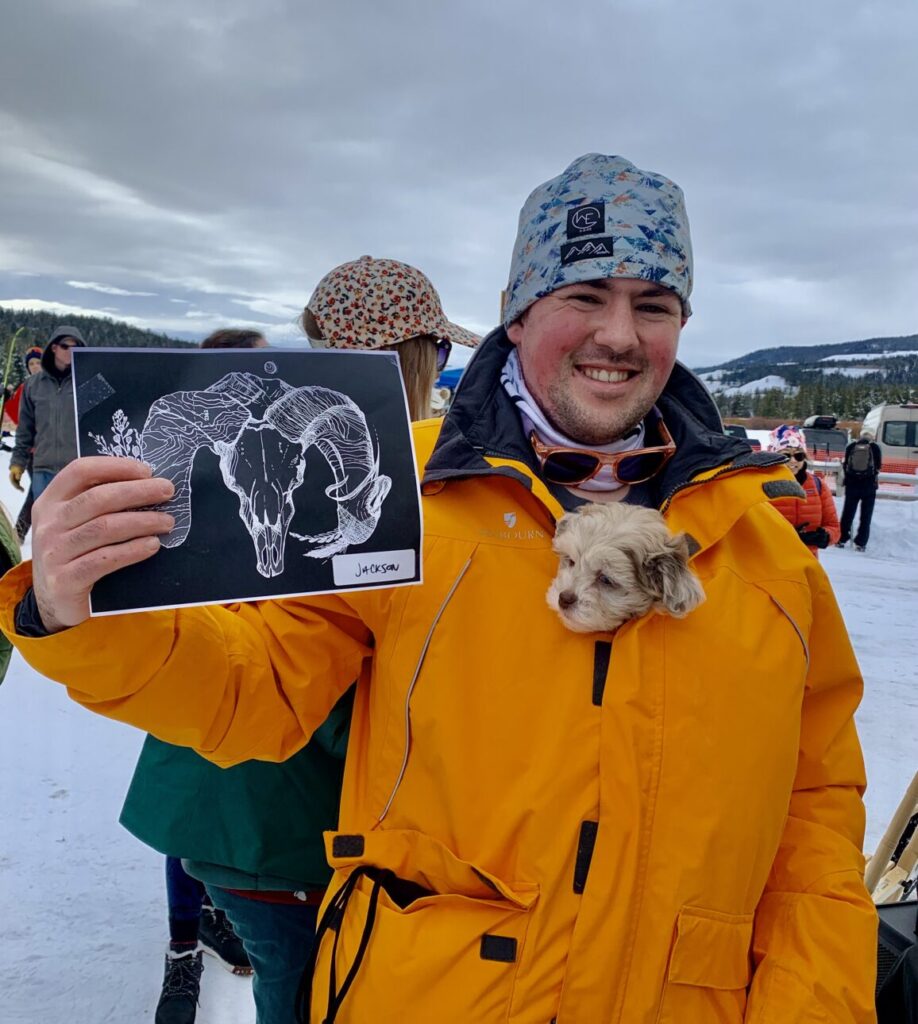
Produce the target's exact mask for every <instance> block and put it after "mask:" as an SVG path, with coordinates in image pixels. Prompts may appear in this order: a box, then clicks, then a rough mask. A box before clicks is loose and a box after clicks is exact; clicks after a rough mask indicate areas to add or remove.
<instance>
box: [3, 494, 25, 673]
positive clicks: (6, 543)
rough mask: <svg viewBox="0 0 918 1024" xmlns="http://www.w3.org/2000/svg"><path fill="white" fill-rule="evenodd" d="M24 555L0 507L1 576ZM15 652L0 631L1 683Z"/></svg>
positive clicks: (11, 526) (7, 518) (10, 524)
mask: <svg viewBox="0 0 918 1024" xmlns="http://www.w3.org/2000/svg"><path fill="white" fill-rule="evenodd" d="M21 561H22V555H21V554H20V552H19V541H18V540H17V539H16V532H15V530H14V529H13V525H12V523H11V522H10V520H9V517H8V516H7V514H6V512H4V511H3V509H2V508H0V576H2V575H3V574H4V573H6V572H7V570H9V569H12V568H13V566H14V565H19V563H20V562H21ZM12 653H13V645H12V644H11V643H10V642H9V640H7V638H6V634H4V633H0V683H2V682H3V680H4V678H5V677H6V670H7V669H8V668H9V667H10V656H11V654H12Z"/></svg>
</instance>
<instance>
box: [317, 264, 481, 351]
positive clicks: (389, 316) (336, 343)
mask: <svg viewBox="0 0 918 1024" xmlns="http://www.w3.org/2000/svg"><path fill="white" fill-rule="evenodd" d="M306 309H307V310H308V311H309V312H310V313H311V314H312V316H313V317H314V318H315V321H316V323H317V324H318V325H319V328H320V329H321V331H322V335H323V339H322V340H323V341H324V343H325V345H327V346H328V347H329V348H363V349H373V348H382V347H383V346H384V345H397V344H398V343H399V342H401V341H407V340H408V339H409V338H416V337H418V335H422V334H430V335H433V337H435V338H446V339H447V341H451V342H453V343H454V344H456V345H466V346H468V347H470V348H474V347H475V346H476V345H477V344H478V342H479V341H480V340H481V339H480V338H479V337H478V335H476V334H472V332H471V331H467V330H466V329H465V328H464V327H460V326H459V325H458V324H454V323H451V322H450V321H449V320H447V319H446V316H445V315H444V313H443V306H442V305H441V303H440V296H439V295H438V294H437V290H436V288H434V286H433V285H432V284H431V283H430V281H429V280H428V278H427V277H426V276H425V275H424V274H422V273H421V271H420V270H417V269H416V268H415V267H411V266H409V265H408V264H407V263H400V262H399V261H398V260H385V259H383V260H376V259H373V258H372V257H371V256H361V257H360V259H359V260H354V261H353V262H351V263H342V264H341V265H340V266H338V267H335V269H334V270H331V271H329V272H328V273H327V274H326V275H325V277H323V278H322V280H321V281H320V282H319V283H318V284H317V285H316V290H315V291H314V292H313V293H312V298H310V300H309V302H308V303H307V305H306Z"/></svg>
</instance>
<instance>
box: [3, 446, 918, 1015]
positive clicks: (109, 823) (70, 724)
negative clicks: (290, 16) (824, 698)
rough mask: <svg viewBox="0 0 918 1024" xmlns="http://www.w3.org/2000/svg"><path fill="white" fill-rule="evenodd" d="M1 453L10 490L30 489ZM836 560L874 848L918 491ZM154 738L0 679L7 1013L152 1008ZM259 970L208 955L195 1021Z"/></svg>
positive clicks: (912, 578) (890, 783)
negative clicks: (861, 546)
mask: <svg viewBox="0 0 918 1024" xmlns="http://www.w3.org/2000/svg"><path fill="white" fill-rule="evenodd" d="M6 460H7V456H6V455H5V454H4V455H3V456H2V458H0V500H2V501H3V503H4V504H5V505H6V507H7V508H8V509H10V510H12V511H13V512H14V513H15V510H16V509H17V508H18V507H19V504H20V502H21V498H20V496H19V495H18V493H17V492H14V491H13V490H12V488H11V487H10V486H9V484H8V483H7V469H6V467H7V461H6ZM823 562H824V564H825V567H826V569H827V570H828V573H829V576H830V577H831V579H832V582H833V584H834V586H835V590H836V593H837V595H838V599H839V602H840V604H841V607H842V610H843V612H844V615H845V619H846V621H847V623H848V628H849V630H850V633H851V637H852V640H853V643H854V647H855V650H856V651H857V654H858V658H859V659H860V663H861V667H862V669H863V672H864V676H865V679H866V694H865V697H864V701H863V704H862V706H861V709H860V711H859V713H858V723H859V727H860V732H861V738H862V741H863V744H864V751H865V756H866V759H867V768H868V776H869V779H870V789H869V791H868V794H867V812H868V841H867V848H868V850H869V849H872V848H873V845H874V844H875V842H876V840H877V839H878V837H879V835H880V833H881V832H882V830H883V828H884V826H885V825H886V823H887V821H888V820H889V817H890V815H891V814H892V811H893V809H894V807H895V805H896V804H897V802H898V800H899V798H900V796H901V794H902V792H903V790H904V788H905V786H906V783H907V781H908V779H909V778H910V776H911V774H912V773H913V772H914V770H915V768H916V767H918V765H916V756H915V743H914V737H915V734H916V731H918V692H916V685H915V684H916V679H918V668H916V654H918V645H916V639H915V638H916V636H918V632H916V623H918V502H912V503H906V502H898V501H879V502H878V503H877V509H876V513H875V517H874V532H873V537H872V539H871V542H870V549H869V551H868V552H867V553H865V554H856V553H855V552H853V551H850V550H847V551H838V550H836V549H832V550H830V551H827V552H825V553H824V555H823ZM141 739H142V736H141V735H140V734H139V733H138V732H136V731H134V730H132V729H129V728H127V727H125V726H120V725H118V724H117V723H114V722H110V721H107V720H105V719H102V718H99V717H97V716H95V715H92V714H89V713H88V712H86V711H84V710H83V709H81V708H79V707H77V706H76V705H75V704H72V703H71V702H69V701H68V699H67V698H66V696H65V694H64V690H63V688H62V687H60V686H58V685H57V684H55V683H50V682H47V681H45V680H42V679H41V678H40V677H39V676H37V675H36V674H35V673H33V672H32V671H31V669H29V668H28V667H27V666H26V665H25V664H24V663H23V662H22V661H21V660H20V659H19V658H18V656H17V657H16V658H15V660H14V662H13V664H12V666H11V668H10V672H9V675H8V677H7V680H6V682H5V683H4V684H3V686H2V687H0V807H2V828H0V979H2V982H0V1021H2V1022H3V1024H70V1022H71V1021H73V1022H77V1024H137V1022H140V1021H150V1022H152V1020H153V1012H154V1007H155V1005H156V1000H157V997H158V994H159V984H160V978H161V971H162V955H163V950H164V946H165V941H166V921H165V906H164V903H165V899H164V885H163V864H162V858H161V857H159V856H158V855H156V854H155V853H153V852H152V851H151V850H149V849H147V848H146V847H144V846H143V845H142V844H140V843H139V842H137V841H136V840H135V839H133V837H131V836H130V835H128V833H126V832H125V831H124V830H123V829H121V828H120V827H119V826H118V824H117V819H118V812H119V810H120V808H121V802H122V799H123V797H124V792H125V790H126V788H127V784H128V781H129V779H130V775H131V771H132V769H133V766H134V761H135V759H136V756H137V753H138V751H139V748H140V743H141ZM254 1016H255V1015H254V1010H253V1008H252V1001H251V992H250V982H249V981H248V980H247V979H241V978H235V977H233V976H231V975H229V974H227V973H226V972H225V971H222V970H220V969H219V968H218V967H216V966H215V965H214V963H213V961H209V962H208V963H207V965H206V969H205V972H204V979H203V984H202V989H201V1008H200V1010H199V1012H198V1024H253V1021H254Z"/></svg>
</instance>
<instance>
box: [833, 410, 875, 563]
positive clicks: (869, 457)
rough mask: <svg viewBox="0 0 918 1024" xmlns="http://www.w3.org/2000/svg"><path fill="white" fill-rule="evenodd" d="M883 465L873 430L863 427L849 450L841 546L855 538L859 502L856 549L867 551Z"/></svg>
mask: <svg viewBox="0 0 918 1024" xmlns="http://www.w3.org/2000/svg"><path fill="white" fill-rule="evenodd" d="M882 464H883V456H882V454H881V452H880V446H879V445H878V444H876V442H875V441H874V439H873V434H871V433H870V431H869V430H862V431H861V435H860V437H859V438H858V440H857V441H852V443H851V444H849V445H848V447H847V448H846V449H845V460H844V463H843V467H844V472H845V505H844V508H843V509H842V515H841V537H840V538H839V540H838V546H839V547H840V548H843V547H844V546H845V545H846V544H847V543H848V541H849V540H850V539H851V526H852V525H853V523H854V515H855V513H856V512H857V507H858V504H860V506H861V514H860V518H859V519H858V523H857V533H856V534H855V536H854V550H855V551H863V550H864V549H865V548H866V547H867V541H868V540H869V539H870V520H871V519H872V518H873V506H874V503H875V502H876V500H877V488H878V487H879V474H880V469H881V467H882Z"/></svg>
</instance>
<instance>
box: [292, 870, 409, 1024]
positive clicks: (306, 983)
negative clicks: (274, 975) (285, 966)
mask: <svg viewBox="0 0 918 1024" xmlns="http://www.w3.org/2000/svg"><path fill="white" fill-rule="evenodd" d="M364 875H366V876H367V877H368V878H371V879H372V880H373V888H372V889H371V891H370V905H369V907H368V908H367V919H366V921H365V922H364V925H363V932H362V933H361V935H360V942H359V944H358V946H357V952H356V954H355V955H354V962H353V963H352V964H351V968H350V970H349V971H348V972H347V974H346V975H345V978H344V981H343V982H342V984H341V988H340V989H338V978H337V972H336V969H335V960H336V959H337V955H338V939H339V938H340V937H341V922H342V920H343V918H344V912H345V910H346V909H347V905H348V902H349V900H350V898H351V895H352V894H353V892H354V887H355V886H356V885H357V882H358V881H359V880H360V879H361V878H362V877H363V876H364ZM386 876H392V878H393V879H394V875H392V872H391V871H382V870H380V869H379V868H374V867H372V866H371V865H369V864H361V865H360V866H359V867H356V868H355V869H354V870H353V871H352V872H351V874H350V875H348V877H347V880H346V881H345V882H344V884H343V885H342V886H341V888H340V889H339V890H338V891H337V892H336V893H335V895H334V896H333V897H332V898H331V901H330V902H329V904H328V906H327V907H326V908H325V913H324V914H323V915H322V920H321V921H320V922H319V925H318V927H317V928H316V937H315V940H314V942H313V945H312V952H311V954H310V956H309V960H308V961H307V962H306V967H305V968H304V970H303V976H302V977H301V978H300V985H299V988H298V989H297V993H296V1019H297V1024H309V1011H310V1004H311V1003H312V979H313V974H314V973H315V968H316V962H317V961H318V958H319V945H320V944H321V942H322V938H323V936H324V935H325V933H326V932H327V931H328V930H329V928H331V929H333V930H334V932H335V941H334V943H333V944H332V950H331V967H330V969H329V973H328V1004H327V1006H326V1010H325V1016H324V1017H323V1018H322V1024H334V1022H335V1021H336V1020H337V1018H338V1011H339V1010H340V1009H341V1004H342V1003H343V1002H344V997H345V996H346V995H347V993H348V991H349V989H350V987H351V985H352V984H353V983H354V978H356V977H357V971H358V970H359V969H360V965H361V963H362V962H363V958H364V955H365V954H366V951H367V946H368V944H369V942H370V934H371V932H372V931H373V924H374V922H375V920H376V906H377V904H378V903H379V890H380V889H381V888H382V886H383V882H384V880H385V879H386Z"/></svg>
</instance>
